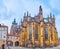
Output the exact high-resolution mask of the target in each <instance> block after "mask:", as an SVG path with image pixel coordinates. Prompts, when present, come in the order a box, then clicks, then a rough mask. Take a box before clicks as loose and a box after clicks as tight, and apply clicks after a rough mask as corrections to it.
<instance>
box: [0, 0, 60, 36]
mask: <svg viewBox="0 0 60 49" xmlns="http://www.w3.org/2000/svg"><path fill="white" fill-rule="evenodd" d="M40 5H42V8H43V17H47V15H48V14H49V13H50V12H51V13H52V14H54V15H55V18H56V27H57V31H58V35H59V37H60V22H59V21H60V0H0V23H1V24H5V25H7V26H9V29H10V27H11V24H12V21H13V19H14V18H16V20H17V23H18V24H19V23H20V20H21V18H23V15H24V12H27V11H29V13H30V14H31V16H32V17H34V15H37V14H38V10H39V6H40Z"/></svg>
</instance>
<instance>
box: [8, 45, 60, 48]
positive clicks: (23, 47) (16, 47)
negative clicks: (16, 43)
mask: <svg viewBox="0 0 60 49" xmlns="http://www.w3.org/2000/svg"><path fill="white" fill-rule="evenodd" d="M7 49H60V45H59V46H57V47H53V48H25V47H9V48H7Z"/></svg>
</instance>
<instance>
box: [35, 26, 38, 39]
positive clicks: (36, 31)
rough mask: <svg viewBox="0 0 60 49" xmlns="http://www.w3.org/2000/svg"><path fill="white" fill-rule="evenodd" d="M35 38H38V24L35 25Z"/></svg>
mask: <svg viewBox="0 0 60 49" xmlns="http://www.w3.org/2000/svg"><path fill="white" fill-rule="evenodd" d="M35 40H38V26H36V27H35Z"/></svg>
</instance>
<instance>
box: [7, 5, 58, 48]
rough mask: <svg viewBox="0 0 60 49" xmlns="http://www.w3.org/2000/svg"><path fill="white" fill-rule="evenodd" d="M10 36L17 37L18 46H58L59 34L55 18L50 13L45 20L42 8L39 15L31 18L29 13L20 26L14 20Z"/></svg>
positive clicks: (25, 15)
mask: <svg viewBox="0 0 60 49" xmlns="http://www.w3.org/2000/svg"><path fill="white" fill-rule="evenodd" d="M8 36H9V37H10V36H13V38H14V37H15V36H16V39H18V40H15V41H17V42H16V43H15V45H16V46H26V47H33V46H35V47H43V46H57V45H58V33H57V29H56V26H55V16H54V15H52V14H51V13H50V15H49V16H48V17H47V18H43V10H42V7H41V6H40V7H39V13H38V15H36V16H34V17H31V16H30V15H29V13H28V12H27V14H26V13H25V14H24V18H23V20H21V24H19V25H17V23H16V20H15V19H14V21H13V22H12V26H11V30H10V35H8ZM10 41H11V40H10ZM13 42H14V41H13V39H12V43H13ZM10 45H12V44H10ZM13 45H14V44H13Z"/></svg>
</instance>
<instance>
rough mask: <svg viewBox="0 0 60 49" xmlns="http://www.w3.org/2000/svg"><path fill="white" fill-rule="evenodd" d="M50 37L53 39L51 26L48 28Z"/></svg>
mask: <svg viewBox="0 0 60 49" xmlns="http://www.w3.org/2000/svg"><path fill="white" fill-rule="evenodd" d="M50 37H51V39H53V36H52V27H51V28H50Z"/></svg>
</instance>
